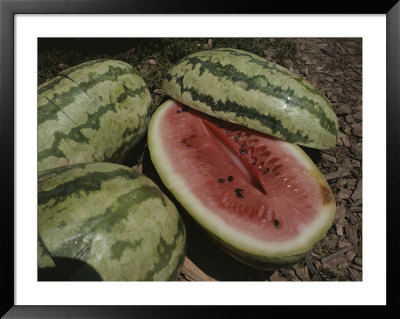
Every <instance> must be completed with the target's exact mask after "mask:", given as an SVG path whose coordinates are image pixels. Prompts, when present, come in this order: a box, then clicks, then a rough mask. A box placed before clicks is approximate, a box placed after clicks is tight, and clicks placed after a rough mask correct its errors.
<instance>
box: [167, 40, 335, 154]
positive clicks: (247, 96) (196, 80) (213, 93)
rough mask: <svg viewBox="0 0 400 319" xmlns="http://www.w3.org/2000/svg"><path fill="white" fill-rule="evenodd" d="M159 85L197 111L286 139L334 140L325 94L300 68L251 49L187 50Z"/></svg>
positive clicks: (321, 144)
mask: <svg viewBox="0 0 400 319" xmlns="http://www.w3.org/2000/svg"><path fill="white" fill-rule="evenodd" d="M163 90H164V91H165V92H166V93H167V94H168V95H169V96H171V97H172V98H174V99H175V100H178V101H179V102H182V103H183V104H185V105H188V106H190V107H192V108H194V109H197V110H198V111H201V112H203V113H206V114H209V115H212V116H214V117H217V118H220V119H223V120H225V121H228V122H231V123H236V124H239V125H242V126H245V127H248V128H251V129H254V130H256V131H259V132H262V133H265V134H268V135H272V136H275V137H277V138H280V139H283V140H286V141H288V142H291V143H297V144H299V145H303V146H307V147H311V148H317V149H330V148H333V147H335V145H336V141H337V137H338V121H337V117H336V114H335V112H334V110H333V108H332V106H331V105H330V103H329V101H328V99H327V98H326V97H325V96H324V95H323V94H322V93H321V92H320V91H319V90H317V89H316V88H315V87H314V86H313V85H312V84H310V83H309V82H308V81H307V80H306V79H305V78H303V77H302V76H300V75H299V74H296V73H294V72H291V71H290V70H288V69H286V68H284V67H282V66H280V65H277V64H275V63H272V62H270V61H267V60H266V59H264V58H262V57H260V56H258V55H255V54H253V53H250V52H246V51H242V50H237V49H231V48H220V49H215V50H207V51H200V52H196V53H193V54H191V55H188V56H186V57H184V58H183V59H182V60H180V61H179V62H178V64H176V65H175V66H173V67H172V68H171V69H170V70H169V71H168V73H167V75H166V77H165V80H164V82H163Z"/></svg>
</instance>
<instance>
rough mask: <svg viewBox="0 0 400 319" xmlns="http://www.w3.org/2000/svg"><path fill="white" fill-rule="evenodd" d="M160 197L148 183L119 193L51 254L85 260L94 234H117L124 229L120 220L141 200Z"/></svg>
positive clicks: (89, 252) (124, 225)
mask: <svg viewBox="0 0 400 319" xmlns="http://www.w3.org/2000/svg"><path fill="white" fill-rule="evenodd" d="M160 197H161V194H160V190H158V188H157V187H154V186H149V185H143V186H140V187H138V188H136V189H133V190H131V191H129V192H128V193H126V194H123V195H120V196H119V197H117V198H116V199H115V201H114V202H113V204H112V205H111V206H110V207H108V208H107V209H106V211H105V212H104V213H103V214H101V215H98V216H95V217H92V218H89V219H88V220H86V221H85V222H84V223H83V224H82V225H81V227H79V229H77V231H76V232H75V233H76V234H78V235H77V236H75V237H74V238H71V239H66V240H65V241H64V242H63V244H62V245H60V246H59V247H58V248H57V249H55V250H54V252H52V253H53V255H54V256H58V257H60V256H62V257H72V258H77V259H80V260H82V261H85V260H87V258H88V257H89V256H90V254H91V248H92V242H93V239H94V237H95V236H96V234H99V233H101V232H107V233H114V234H115V235H116V236H117V235H118V234H119V233H120V232H121V231H124V230H125V231H126V223H125V224H121V223H120V222H121V221H123V220H125V221H127V220H128V215H129V214H131V213H132V211H133V210H135V209H136V208H137V207H138V206H139V205H140V204H141V203H142V202H143V201H145V200H148V199H151V198H160ZM114 227H116V228H118V227H120V228H121V229H116V228H114Z"/></svg>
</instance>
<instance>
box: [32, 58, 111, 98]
mask: <svg viewBox="0 0 400 319" xmlns="http://www.w3.org/2000/svg"><path fill="white" fill-rule="evenodd" d="M104 61H107V59H99V60H93V61H88V62H84V63H81V64H78V65H76V66H73V67H71V68H68V69H67V70H64V71H62V72H60V73H58V75H57V77H55V78H53V79H51V80H49V81H48V82H46V83H44V84H42V86H41V87H40V88H39V90H38V94H39V95H40V94H42V93H43V92H45V91H47V90H51V89H53V88H54V87H55V86H56V85H57V84H58V83H60V81H61V80H63V78H64V76H65V75H68V74H70V73H71V72H74V71H76V70H80V69H84V68H85V67H87V66H91V65H93V64H97V63H102V62H104Z"/></svg>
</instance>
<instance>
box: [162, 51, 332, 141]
mask: <svg viewBox="0 0 400 319" xmlns="http://www.w3.org/2000/svg"><path fill="white" fill-rule="evenodd" d="M187 61H188V63H189V64H190V65H192V70H193V69H194V68H195V67H196V65H198V64H199V65H200V69H199V72H200V74H199V76H201V75H202V74H203V73H204V72H205V71H207V72H209V73H210V74H212V75H214V76H216V77H218V78H225V79H227V80H228V81H231V82H245V83H246V84H247V85H248V87H247V90H248V91H249V90H254V91H258V92H262V93H264V94H266V95H270V96H273V97H275V98H278V99H280V100H285V103H286V104H287V105H288V106H289V107H294V108H300V109H303V110H307V112H309V113H310V114H313V115H315V116H316V118H317V119H318V120H319V122H320V125H321V127H323V128H324V129H325V130H327V131H328V132H330V133H331V134H333V135H336V131H337V130H336V125H335V122H334V121H331V120H330V119H329V118H327V116H326V113H325V112H324V109H323V108H322V107H321V105H320V104H318V103H316V102H314V101H313V100H311V99H309V98H307V97H302V98H299V97H297V96H295V95H294V94H295V91H294V89H290V88H287V89H286V90H283V89H282V88H281V87H279V86H274V85H272V84H271V83H270V82H269V81H268V79H267V77H265V76H264V75H256V76H253V77H248V75H247V74H245V73H243V72H241V71H239V70H237V69H236V67H235V66H234V65H232V64H230V65H222V64H221V63H220V62H212V60H211V57H209V58H208V59H207V60H205V61H204V60H202V59H199V58H198V57H190V56H189V57H187ZM184 76H185V75H182V76H181V77H177V78H176V82H177V83H178V84H179V86H180V87H181V89H182V90H185V91H187V89H185V88H184V87H183V77H184ZM169 78H171V77H169ZM259 80H262V81H266V82H267V83H268V85H267V86H261V85H260V81H259ZM303 87H306V86H304V85H303ZM306 88H307V87H306ZM315 94H317V95H318V96H321V94H320V93H319V92H318V91H316V93H315ZM289 97H290V100H289V99H288V98H289ZM202 102H204V101H202ZM208 105H209V106H210V107H212V105H210V104H208ZM248 110H250V108H248ZM221 111H222V110H221ZM223 111H225V112H226V111H234V110H232V109H228V108H225V110H223Z"/></svg>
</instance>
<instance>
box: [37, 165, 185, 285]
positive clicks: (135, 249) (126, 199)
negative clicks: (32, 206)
mask: <svg viewBox="0 0 400 319" xmlns="http://www.w3.org/2000/svg"><path fill="white" fill-rule="evenodd" d="M38 233H39V235H40V237H41V239H42V241H43V244H44V245H45V247H46V249H47V251H48V252H49V255H50V256H51V257H52V258H53V259H54V260H55V263H56V266H57V260H65V259H70V260H77V261H79V262H82V263H84V264H86V265H87V266H89V267H90V269H93V270H94V271H95V272H96V273H98V275H99V276H100V278H101V280H103V281H167V280H177V277H178V275H179V273H180V270H181V268H182V266H183V261H184V256H185V252H186V230H185V225H184V223H183V220H182V219H181V217H180V215H179V213H178V211H177V209H176V207H175V206H174V204H173V203H172V202H171V201H170V200H169V199H168V198H167V197H166V196H165V195H164V194H163V193H162V192H161V191H160V189H159V188H158V187H157V186H156V185H155V184H154V183H153V182H152V181H151V180H150V179H148V178H147V177H145V176H144V175H142V174H140V173H138V172H137V171H135V170H133V169H131V168H129V167H125V166H123V165H119V164H113V163H85V164H74V165H68V166H63V167H58V168H54V169H49V170H45V171H41V172H39V176H38Z"/></svg>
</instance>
